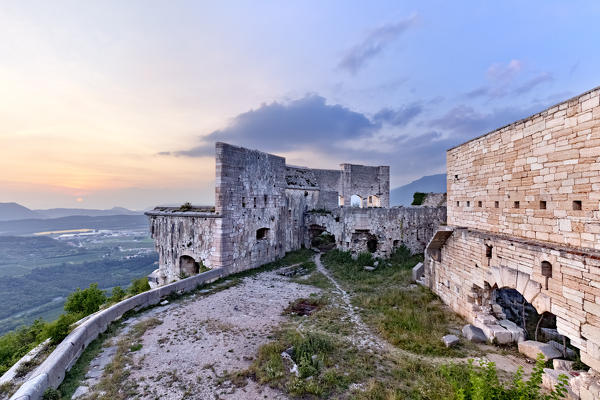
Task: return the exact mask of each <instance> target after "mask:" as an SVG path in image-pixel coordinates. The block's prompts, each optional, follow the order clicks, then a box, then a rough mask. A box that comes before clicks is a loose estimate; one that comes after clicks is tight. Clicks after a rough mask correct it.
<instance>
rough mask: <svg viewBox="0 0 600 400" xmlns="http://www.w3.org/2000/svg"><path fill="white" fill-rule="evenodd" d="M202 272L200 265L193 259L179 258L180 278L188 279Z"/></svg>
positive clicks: (186, 256) (189, 257)
mask: <svg viewBox="0 0 600 400" xmlns="http://www.w3.org/2000/svg"><path fill="white" fill-rule="evenodd" d="M199 272H200V263H199V262H197V261H196V260H195V259H194V258H193V257H191V256H188V255H183V256H181V257H179V276H180V277H188V276H192V275H196V274H198V273H199Z"/></svg>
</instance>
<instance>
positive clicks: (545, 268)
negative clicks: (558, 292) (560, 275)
mask: <svg viewBox="0 0 600 400" xmlns="http://www.w3.org/2000/svg"><path fill="white" fill-rule="evenodd" d="M542 276H544V277H545V281H546V282H545V286H544V289H546V290H548V279H549V278H552V264H550V263H549V262H548V261H542Z"/></svg>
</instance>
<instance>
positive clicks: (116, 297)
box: [108, 286, 127, 303]
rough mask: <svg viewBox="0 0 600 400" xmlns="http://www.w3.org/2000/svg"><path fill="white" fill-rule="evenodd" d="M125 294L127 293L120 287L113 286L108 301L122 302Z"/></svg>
mask: <svg viewBox="0 0 600 400" xmlns="http://www.w3.org/2000/svg"><path fill="white" fill-rule="evenodd" d="M126 294H127V292H125V291H124V290H123V289H122V288H121V286H115V287H114V288H113V290H112V293H111V295H110V298H109V299H108V301H109V302H111V303H118V302H119V301H121V300H123V297H125V295H126Z"/></svg>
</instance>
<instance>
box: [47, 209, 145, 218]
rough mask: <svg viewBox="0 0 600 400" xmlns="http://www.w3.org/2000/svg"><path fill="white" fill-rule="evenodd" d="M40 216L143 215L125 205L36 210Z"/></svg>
mask: <svg viewBox="0 0 600 400" xmlns="http://www.w3.org/2000/svg"><path fill="white" fill-rule="evenodd" d="M35 212H36V213H37V214H38V215H39V218H62V217H70V216H88V217H106V216H109V215H142V212H141V211H131V210H128V209H126V208H123V207H113V208H111V209H110V210H92V209H86V208H50V209H48V210H35Z"/></svg>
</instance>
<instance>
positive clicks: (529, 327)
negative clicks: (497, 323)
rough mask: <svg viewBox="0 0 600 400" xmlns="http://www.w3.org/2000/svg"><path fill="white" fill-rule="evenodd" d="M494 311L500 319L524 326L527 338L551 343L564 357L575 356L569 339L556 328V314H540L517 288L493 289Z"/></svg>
mask: <svg viewBox="0 0 600 400" xmlns="http://www.w3.org/2000/svg"><path fill="white" fill-rule="evenodd" d="M492 313H493V314H494V316H495V317H496V318H498V319H499V320H503V319H507V320H509V321H511V322H514V323H515V324H516V325H517V326H519V327H520V328H523V329H524V330H525V333H526V337H525V339H526V340H536V341H539V342H545V343H550V344H552V345H553V346H554V347H555V348H556V349H557V350H559V351H561V352H563V356H564V357H566V358H572V357H574V350H573V349H571V348H570V341H569V339H568V338H567V337H565V336H563V335H561V334H559V333H558V331H557V329H556V316H555V315H554V314H552V313H550V312H544V313H542V314H539V313H538V312H537V310H536V309H535V307H534V306H533V305H532V304H531V303H529V302H528V301H527V300H526V299H525V298H524V297H523V295H522V294H521V293H519V291H517V290H516V289H511V288H500V289H498V288H495V289H494V290H493V291H492Z"/></svg>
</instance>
